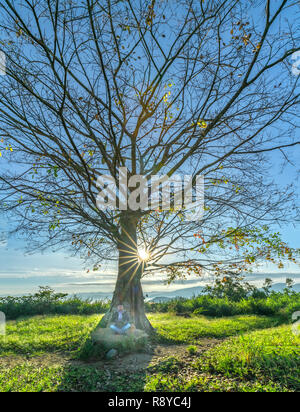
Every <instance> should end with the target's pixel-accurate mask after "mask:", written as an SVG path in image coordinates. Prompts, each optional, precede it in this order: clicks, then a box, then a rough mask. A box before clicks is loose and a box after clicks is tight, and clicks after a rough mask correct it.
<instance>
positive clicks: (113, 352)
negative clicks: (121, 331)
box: [105, 349, 118, 360]
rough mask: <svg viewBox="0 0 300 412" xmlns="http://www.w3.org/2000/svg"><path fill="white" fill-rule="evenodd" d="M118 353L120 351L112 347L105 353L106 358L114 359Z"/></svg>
mask: <svg viewBox="0 0 300 412" xmlns="http://www.w3.org/2000/svg"><path fill="white" fill-rule="evenodd" d="M117 355H118V351H117V350H116V349H111V350H109V351H108V352H107V354H106V355H105V357H106V359H109V360H110V359H113V358H115V357H116V356H117Z"/></svg>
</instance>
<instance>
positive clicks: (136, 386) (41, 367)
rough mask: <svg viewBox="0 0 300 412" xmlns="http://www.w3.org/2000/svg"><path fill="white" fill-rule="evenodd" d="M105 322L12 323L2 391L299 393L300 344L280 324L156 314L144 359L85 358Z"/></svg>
mask: <svg viewBox="0 0 300 412" xmlns="http://www.w3.org/2000/svg"><path fill="white" fill-rule="evenodd" d="M101 316H102V315H81V316H80V315H45V316H34V317H27V318H23V319H17V320H12V321H9V322H8V324H7V335H6V336H5V337H2V336H0V391H1V392H7V391H50V392H53V391H54V392H56V391H97V392H98V391H99V392H101V391H298V390H299V389H300V356H299V354H300V353H299V348H300V346H299V344H300V339H299V337H297V336H295V335H294V334H293V333H292V330H291V326H290V325H281V324H280V323H281V322H282V320H279V319H280V318H278V317H270V316H269V317H266V316H258V315H238V316H233V317H226V318H209V317H205V316H196V315H193V314H192V315H191V316H190V317H189V318H185V317H182V316H176V315H175V314H170V313H163V314H162V313H152V314H150V315H149V318H150V320H151V322H152V323H153V325H154V327H155V328H156V329H157V335H156V337H155V338H154V339H153V340H152V341H151V343H150V345H149V347H147V349H146V350H145V351H144V352H140V353H135V354H127V355H125V356H123V357H121V358H118V359H115V360H111V361H106V360H103V359H101V356H100V357H99V358H98V359H93V360H91V359H90V360H88V361H84V360H82V357H81V356H80V355H81V353H82V350H83V349H84V347H85V345H86V343H87V342H88V339H89V336H90V333H91V331H92V330H93V329H94V328H95V326H96V325H97V324H98V322H99V320H100V319H101Z"/></svg>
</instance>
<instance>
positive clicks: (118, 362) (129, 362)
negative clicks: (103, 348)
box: [0, 339, 220, 373]
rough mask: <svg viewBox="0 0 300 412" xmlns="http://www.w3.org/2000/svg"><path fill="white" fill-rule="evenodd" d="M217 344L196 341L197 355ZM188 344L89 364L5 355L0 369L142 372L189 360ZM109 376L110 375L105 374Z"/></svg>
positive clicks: (52, 355) (61, 356)
mask: <svg viewBox="0 0 300 412" xmlns="http://www.w3.org/2000/svg"><path fill="white" fill-rule="evenodd" d="M217 343H220V341H219V340H217V339H202V340H201V341H199V343H198V345H195V346H196V347H197V355H198V356H199V355H200V356H201V353H203V352H205V351H207V350H208V349H210V348H211V347H213V346H215V345H216V344H217ZM189 346H190V345H162V344H158V345H152V346H149V347H148V348H147V350H145V351H143V352H137V353H129V354H125V355H122V356H117V357H116V358H114V359H112V360H105V359H104V360H91V361H79V360H74V359H72V358H71V357H70V356H68V355H67V354H62V353H49V354H46V355H45V354H43V355H40V356H33V357H31V356H24V355H23V356H22V355H14V356H4V357H1V358H0V366H2V367H6V368H7V367H8V368H11V367H14V366H17V365H20V364H24V363H28V364H30V365H32V366H35V367H37V368H38V367H52V366H67V365H78V366H88V367H95V368H101V369H102V368H103V369H105V370H106V371H113V372H115V371H123V372H124V371H136V372H137V371H141V370H144V369H145V368H147V367H148V366H149V365H153V366H154V365H156V364H158V363H159V362H161V361H163V360H165V359H167V358H169V357H172V356H174V357H176V358H179V359H181V360H188V359H190V357H191V356H190V354H189V352H188V351H187V348H188V347H189ZM108 373H109V372H108Z"/></svg>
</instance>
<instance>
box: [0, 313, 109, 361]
mask: <svg viewBox="0 0 300 412" xmlns="http://www.w3.org/2000/svg"><path fill="white" fill-rule="evenodd" d="M101 316H102V315H92V316H77V315H63V316H59V315H57V316H56V315H53V316H35V317H32V318H27V319H21V320H17V321H9V322H8V323H7V327H6V336H0V356H3V355H9V354H25V355H36V354H38V353H46V352H56V351H61V352H70V351H74V350H76V349H78V348H79V347H80V346H81V345H82V344H83V343H84V342H85V340H86V338H87V337H88V336H89V334H90V332H91V331H92V330H93V329H94V328H95V326H96V325H97V323H98V322H99V321H100V319H101Z"/></svg>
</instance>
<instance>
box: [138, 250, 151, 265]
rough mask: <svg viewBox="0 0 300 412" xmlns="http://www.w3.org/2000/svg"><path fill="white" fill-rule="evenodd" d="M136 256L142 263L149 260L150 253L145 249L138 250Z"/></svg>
mask: <svg viewBox="0 0 300 412" xmlns="http://www.w3.org/2000/svg"><path fill="white" fill-rule="evenodd" d="M138 256H139V259H140V260H142V261H143V262H145V261H146V260H149V259H150V253H149V252H148V250H146V249H138Z"/></svg>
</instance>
